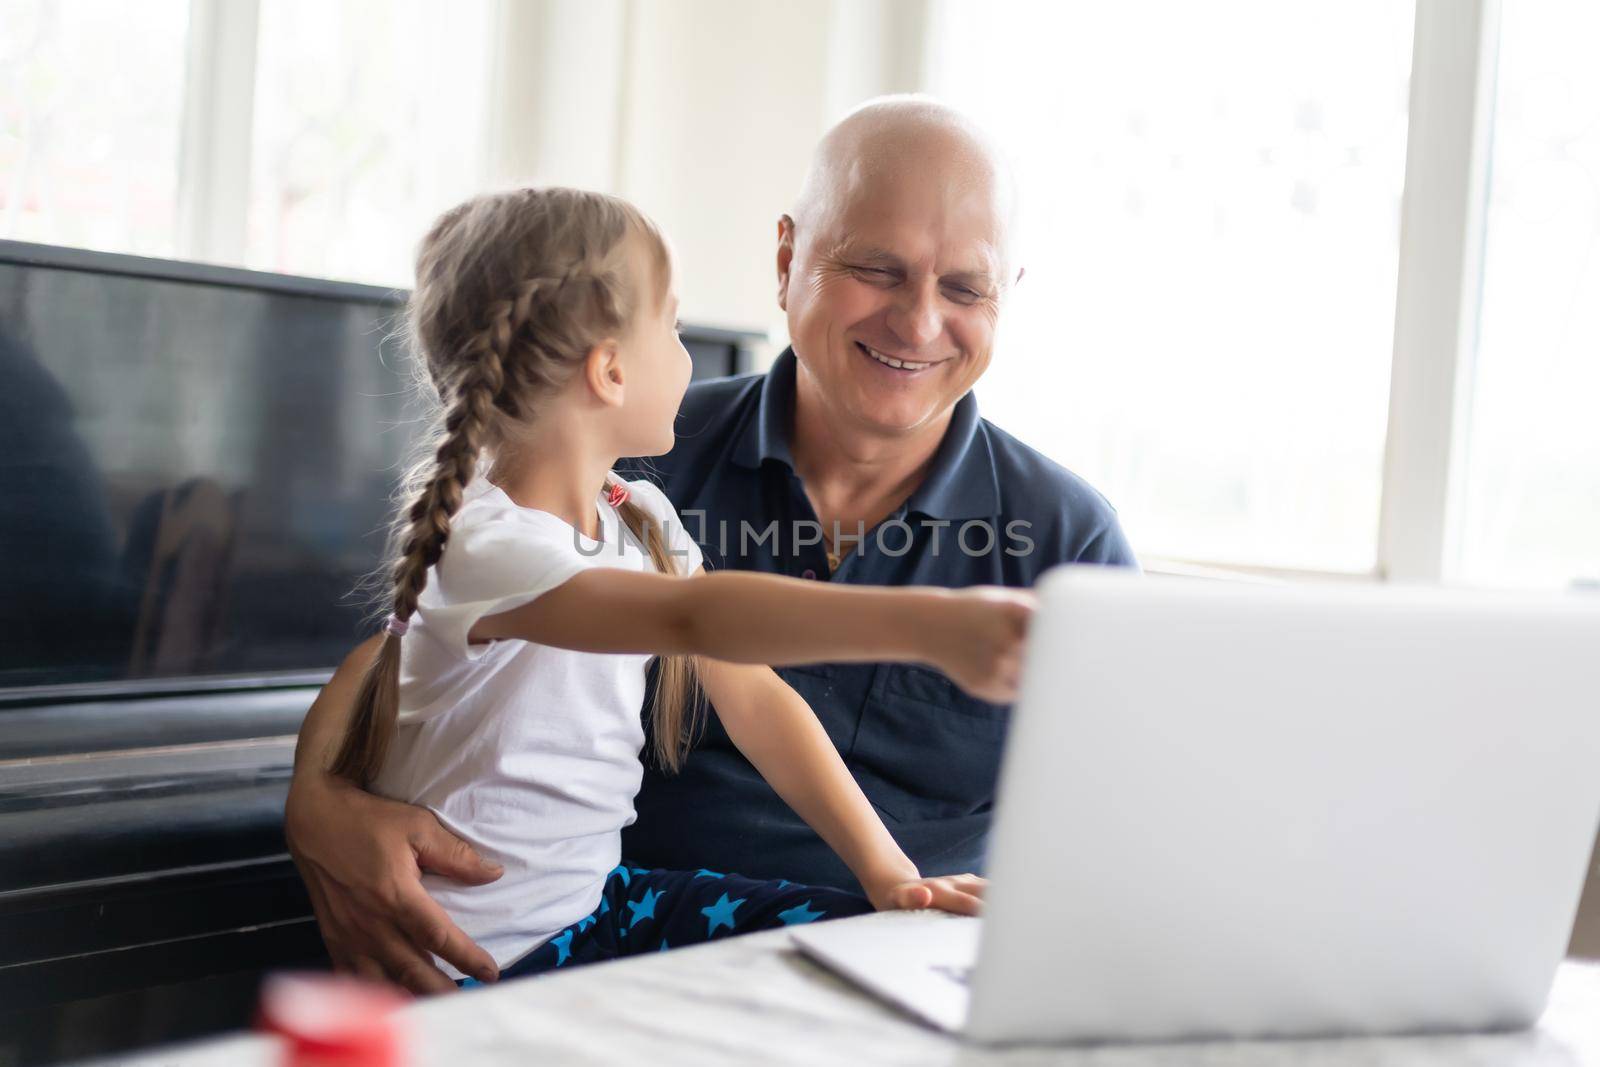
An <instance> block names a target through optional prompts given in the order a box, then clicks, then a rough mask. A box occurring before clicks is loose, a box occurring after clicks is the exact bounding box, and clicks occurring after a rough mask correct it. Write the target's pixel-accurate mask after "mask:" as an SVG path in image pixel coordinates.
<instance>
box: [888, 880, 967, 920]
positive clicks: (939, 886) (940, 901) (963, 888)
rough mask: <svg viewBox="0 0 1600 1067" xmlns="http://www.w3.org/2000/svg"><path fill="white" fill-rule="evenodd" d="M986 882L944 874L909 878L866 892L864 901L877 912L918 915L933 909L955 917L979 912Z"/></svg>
mask: <svg viewBox="0 0 1600 1067" xmlns="http://www.w3.org/2000/svg"><path fill="white" fill-rule="evenodd" d="M988 885H989V882H988V880H987V879H984V878H980V877H978V876H977V875H975V874H947V875H942V876H940V877H937V878H910V879H907V880H906V881H903V882H894V883H891V884H889V885H885V886H881V887H878V888H869V889H868V890H867V899H868V900H870V901H872V906H873V907H874V908H877V909H878V910H879V911H920V910H922V909H924V908H937V909H938V910H940V911H948V912H951V913H952V914H955V915H977V914H979V913H981V912H982V911H983V891H984V890H985V889H986V888H988Z"/></svg>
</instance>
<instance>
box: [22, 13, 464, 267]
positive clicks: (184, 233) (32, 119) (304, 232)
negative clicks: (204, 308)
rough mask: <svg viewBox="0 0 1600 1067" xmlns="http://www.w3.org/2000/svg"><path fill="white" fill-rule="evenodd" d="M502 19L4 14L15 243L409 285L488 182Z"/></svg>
mask: <svg viewBox="0 0 1600 1067" xmlns="http://www.w3.org/2000/svg"><path fill="white" fill-rule="evenodd" d="M495 11H496V8H495V6H494V4H493V3H492V0H470V2H463V3H457V4H451V5H448V6H443V5H438V4H430V3H426V2H424V0H396V2H394V3H384V2H380V0H342V2H340V3H333V4H329V3H320V2H314V0H259V2H248V0H192V2H185V0H151V2H150V3H140V4H118V3H112V2H110V0H61V2H55V0H5V6H4V8H3V17H4V21H5V27H6V32H5V33H4V35H3V36H0V235H3V236H5V237H10V238H15V239H19V240H26V241H39V242H44V243H48V244H62V245H71V246H78V247H87V248H94V249H99V250H102V251H110V252H131V253H136V254H143V255H153V256H177V257H181V258H189V259H200V260H205V261H208V262H214V263H222V264H226V265H230V266H246V267H254V268H257V269H264V270H273V271H282V272H287V273H295V274H310V275H315V276H319V277H327V278H336V279H343V280H349V281H363V282H373V283H377V284H381V285H404V284H407V283H408V282H409V280H410V276H411V260H412V254H413V249H414V247H415V244H416V241H417V238H418V236H419V235H420V234H421V233H422V232H423V230H424V229H425V228H426V226H427V224H428V223H429V222H430V221H431V220H432V219H433V217H434V216H435V215H437V214H438V213H439V212H440V211H443V210H444V209H445V208H447V207H449V206H450V205H451V204H453V203H456V202H457V201H459V200H461V199H463V198H464V197H465V196H467V195H468V194H470V193H471V192H473V191H475V190H476V189H478V188H479V187H480V186H481V184H482V181H483V177H484V162H485V161H484V131H485V129H486V127H487V123H488V113H489V99H488V97H489V89H490V85H491V82H492V70H491V67H492V62H491V60H492V57H491V44H492V43H493V21H494V14H495ZM130 41H137V42H138V45H137V47H129V42H130ZM186 141H187V142H188V143H187V144H186V143H185V142H186ZM186 149H187V150H186Z"/></svg>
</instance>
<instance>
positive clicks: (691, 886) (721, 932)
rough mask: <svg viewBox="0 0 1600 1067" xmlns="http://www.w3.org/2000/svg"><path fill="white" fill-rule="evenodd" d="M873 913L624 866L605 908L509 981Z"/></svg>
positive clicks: (513, 970)
mask: <svg viewBox="0 0 1600 1067" xmlns="http://www.w3.org/2000/svg"><path fill="white" fill-rule="evenodd" d="M871 910H872V905H871V903H869V902H868V900H867V898H866V897H864V896H861V895H860V894H858V893H846V892H845V891H843V890H840V889H828V888H822V887H817V886H805V885H798V884H796V883H794V882H786V881H782V880H779V881H775V882H768V881H758V880H756V879H754V878H745V877H743V876H742V875H737V874H721V873H718V872H717V871H708V870H704V869H701V870H698V871H652V870H645V869H643V868H640V867H618V868H617V869H616V870H614V871H612V872H611V874H610V875H609V876H608V877H607V878H606V885H605V889H604V890H603V891H602V892H601V895H600V905H599V907H597V908H596V909H595V910H594V913H593V914H592V915H588V916H586V917H584V918H582V919H579V920H578V921H577V922H575V923H573V924H572V925H571V926H569V927H567V928H566V929H565V930H563V931H561V932H560V933H559V934H557V935H556V936H555V937H553V938H551V939H550V940H549V941H546V942H545V943H544V944H542V945H540V946H539V947H538V948H536V949H534V950H533V951H532V952H530V953H529V954H528V955H526V956H524V957H523V958H522V959H520V960H518V961H517V962H516V963H514V964H512V965H511V966H510V967H507V968H506V969H505V971H504V972H503V973H502V974H501V976H500V977H501V978H502V979H505V978H515V977H517V976H518V975H524V974H537V973H540V972H542V971H548V970H553V969H554V968H557V967H571V966H574V965H576V964H580V963H593V962H595V961H597V960H609V959H615V958H616V957H618V956H632V955H637V954H639V953H643V952H665V951H666V950H667V949H669V948H677V947H679V946H682V945H693V944H699V943H700V942H702V941H715V940H719V939H721V938H724V937H732V936H733V935H735V934H746V933H750V932H751V931H753V930H771V929H776V928H779V927H784V926H793V925H796V924H798V923H808V922H815V921H816V920H818V919H838V918H843V917H844V916H846V915H860V914H862V913H864V912H869V911H871Z"/></svg>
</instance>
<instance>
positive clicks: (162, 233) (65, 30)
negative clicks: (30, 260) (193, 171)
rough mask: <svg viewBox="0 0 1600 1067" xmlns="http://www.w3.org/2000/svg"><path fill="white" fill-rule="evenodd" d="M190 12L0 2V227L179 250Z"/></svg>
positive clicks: (101, 3)
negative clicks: (180, 165)
mask: <svg viewBox="0 0 1600 1067" xmlns="http://www.w3.org/2000/svg"><path fill="white" fill-rule="evenodd" d="M188 13H189V5H188V3H187V2H186V0H149V2H143V3H139V4H125V3H118V2H116V0H5V2H4V4H3V5H0V23H3V25H4V32H0V235H3V236H6V237H12V238H16V239H18V240H23V241H40V242H44V243H48V244H63V245H80V246H88V247H92V248H105V249H112V250H115V251H119V252H136V253H142V254H144V255H152V256H170V255H173V254H175V252H176V251H177V249H176V247H175V244H174V233H175V228H176V212H177V193H178V141H179V135H180V125H181V123H180V116H181V111H182V104H183V69H184V34H185V29H186V27H187V24H188ZM130 41H138V42H139V45H138V47H129V46H128V42H130Z"/></svg>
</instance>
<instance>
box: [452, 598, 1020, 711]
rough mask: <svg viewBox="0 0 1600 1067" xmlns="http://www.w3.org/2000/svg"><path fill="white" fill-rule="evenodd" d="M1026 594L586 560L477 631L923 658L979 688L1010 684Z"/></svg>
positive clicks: (661, 647) (616, 648)
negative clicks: (678, 571) (664, 569)
mask: <svg viewBox="0 0 1600 1067" xmlns="http://www.w3.org/2000/svg"><path fill="white" fill-rule="evenodd" d="M1032 613H1033V597H1032V595H1031V594H1029V593H1025V592H1019V591H1017V590H1014V589H1001V588H990V587H979V588H973V589H964V590H959V591H957V590H949V589H938V588H931V587H908V588H901V589H883V588H867V587H860V586H844V585H831V584H829V583H826V582H808V581H802V580H800V579H798V578H780V577H776V576H774V575H768V574H749V573H731V572H722V573H718V574H703V573H702V574H697V575H696V576H694V577H692V578H674V577H668V576H666V575H661V574H641V573H639V572H637V571H626V570H622V569H620V568H615V567H597V568H594V569H593V570H587V571H583V572H582V573H580V574H577V575H575V576H574V577H572V578H570V579H568V580H567V581H566V582H564V583H563V584H561V585H559V586H557V587H556V588H555V589H552V590H550V591H549V592H547V593H545V594H544V595H542V596H540V597H538V598H537V599H535V600H533V601H530V602H529V603H527V604H523V605H522V606H520V607H517V608H513V609H511V610H509V611H504V612H501V613H499V614H497V615H490V616H486V617H485V618H482V619H479V620H478V621H477V623H475V624H474V625H473V627H472V630H471V632H470V634H469V637H470V639H471V640H472V641H474V642H479V641H492V640H501V639H506V638H520V639H521V640H524V641H534V642H537V643H539V644H542V645H552V646H555V647H557V648H569V649H573V650H575V651H580V652H634V653H654V654H660V655H674V654H689V655H699V656H706V657H709V658H711V659H718V660H723V661H725V662H729V663H752V664H753V663H759V664H770V665H772V666H779V667H783V666H792V665H798V664H803V663H848V662H856V663H871V662H881V661H900V662H910V663H924V664H927V665H929V666H932V667H935V668H937V669H939V670H942V671H943V672H944V673H946V674H948V675H949V676H950V677H951V678H952V679H953V680H954V681H955V682H956V684H958V685H960V686H961V687H962V688H963V689H965V690H967V691H968V692H970V693H972V694H973V695H974V696H977V697H980V698H982V699H984V700H991V701H995V702H997V703H1004V702H1006V701H1009V700H1012V699H1014V698H1015V696H1016V688H1017V681H1018V676H1019V675H1020V673H1021V664H1022V638H1023V635H1024V632H1025V631H1026V629H1027V624H1028V619H1029V617H1030V616H1031V615H1032Z"/></svg>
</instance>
